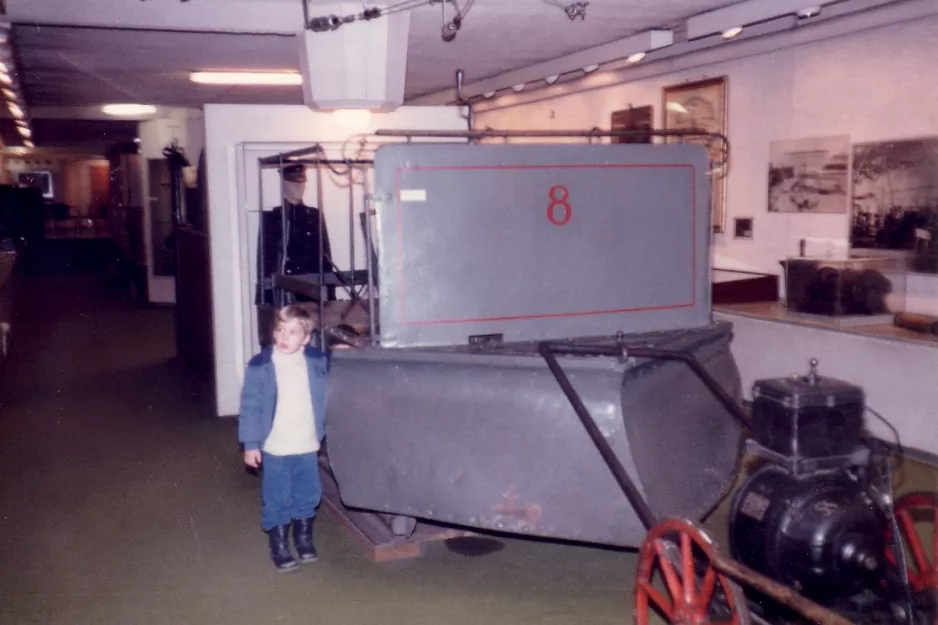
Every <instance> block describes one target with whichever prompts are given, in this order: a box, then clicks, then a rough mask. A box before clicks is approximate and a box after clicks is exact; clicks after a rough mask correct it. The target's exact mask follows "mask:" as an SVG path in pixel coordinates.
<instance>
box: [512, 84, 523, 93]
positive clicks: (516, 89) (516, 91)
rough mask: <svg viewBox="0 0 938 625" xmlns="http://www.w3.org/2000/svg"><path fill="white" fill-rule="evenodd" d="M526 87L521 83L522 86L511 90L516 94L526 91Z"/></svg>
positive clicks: (515, 86) (516, 86)
mask: <svg viewBox="0 0 938 625" xmlns="http://www.w3.org/2000/svg"><path fill="white" fill-rule="evenodd" d="M524 87H525V85H524V83H521V84H520V85H514V86H513V87H512V88H511V90H512V91H514V92H515V93H518V92H519V91H524Z"/></svg>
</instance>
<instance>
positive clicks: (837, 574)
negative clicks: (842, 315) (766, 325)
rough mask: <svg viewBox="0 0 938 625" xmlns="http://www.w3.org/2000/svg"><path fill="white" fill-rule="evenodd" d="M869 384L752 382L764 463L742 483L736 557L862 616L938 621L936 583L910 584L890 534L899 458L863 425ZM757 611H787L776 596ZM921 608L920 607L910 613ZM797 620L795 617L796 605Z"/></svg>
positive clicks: (752, 447)
mask: <svg viewBox="0 0 938 625" xmlns="http://www.w3.org/2000/svg"><path fill="white" fill-rule="evenodd" d="M864 412H865V400H864V393H863V390H862V389H861V388H859V387H857V386H854V385H852V384H848V383H846V382H843V381H840V380H836V379H832V378H827V377H823V376H820V375H818V372H817V361H816V360H815V361H812V363H811V371H810V373H809V374H808V375H806V376H794V377H789V378H780V379H773V380H760V381H758V382H756V383H755V385H754V387H753V403H752V417H751V428H750V429H751V432H752V440H751V441H750V443H749V449H748V451H749V452H750V453H751V456H752V457H754V458H756V459H757V460H756V462H757V464H759V465H761V466H757V467H756V468H755V470H754V471H753V472H752V474H751V475H750V476H749V477H748V478H747V479H746V480H745V482H744V483H743V484H742V486H741V487H740V488H739V490H738V491H737V492H736V493H735V496H734V498H733V502H732V508H731V514H730V548H731V550H732V554H733V557H734V558H735V559H737V560H738V561H740V562H741V563H743V564H745V565H747V566H749V567H750V568H752V569H753V570H755V571H758V572H760V573H762V574H764V575H767V576H768V577H770V578H772V579H774V580H776V581H778V582H780V583H783V584H785V585H787V586H790V587H791V588H793V589H795V590H796V591H798V592H799V593H801V594H803V595H805V596H806V597H808V598H810V599H812V600H814V601H816V602H817V603H819V604H821V605H823V606H826V607H828V608H830V609H832V610H834V611H836V612H838V613H840V614H843V615H844V616H845V617H847V618H849V619H850V620H852V621H854V622H856V623H871V624H872V623H922V624H925V623H929V624H931V623H934V622H935V616H936V612H935V602H934V598H933V597H932V596H931V594H930V593H926V592H922V593H912V592H911V591H909V590H908V589H909V588H910V586H909V583H908V579H907V578H906V576H905V575H903V574H902V573H901V572H900V571H905V570H906V568H905V566H904V565H902V566H896V559H897V558H896V557H895V556H893V557H891V558H890V557H887V554H900V555H899V558H898V559H899V560H900V562H901V560H902V556H901V547H899V546H898V545H893V544H892V540H893V539H892V538H891V537H893V536H897V535H898V532H897V531H894V530H895V527H896V524H895V516H894V514H893V512H892V492H891V490H892V487H891V483H892V480H891V468H890V467H889V465H888V457H887V455H886V453H885V450H884V449H883V444H882V443H880V442H878V441H875V440H873V439H871V438H868V437H867V436H866V434H865V431H864V419H863V416H864ZM756 604H757V605H755V606H754V608H755V611H756V613H758V612H759V611H762V612H763V613H764V616H765V617H766V618H769V617H771V618H769V620H772V621H773V622H777V621H782V622H784V621H786V620H788V619H786V614H785V610H783V609H780V608H773V607H772V605H771V601H766V602H765V603H762V602H756ZM912 615H914V617H913V616H912ZM788 616H789V617H790V618H791V620H794V621H797V619H795V618H793V616H792V615H788Z"/></svg>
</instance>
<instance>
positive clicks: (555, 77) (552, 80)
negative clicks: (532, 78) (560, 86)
mask: <svg viewBox="0 0 938 625" xmlns="http://www.w3.org/2000/svg"><path fill="white" fill-rule="evenodd" d="M558 80H560V75H559V74H554V75H553V76H548V77H547V78H545V79H544V82H546V83H547V84H548V85H552V84H554V83H555V82H557V81H558Z"/></svg>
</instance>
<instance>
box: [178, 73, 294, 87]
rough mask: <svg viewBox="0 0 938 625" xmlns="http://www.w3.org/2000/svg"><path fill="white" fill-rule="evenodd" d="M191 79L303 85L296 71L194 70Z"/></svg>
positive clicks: (250, 83)
mask: <svg viewBox="0 0 938 625" xmlns="http://www.w3.org/2000/svg"><path fill="white" fill-rule="evenodd" d="M189 80H191V81H192V82H194V83H199V84H201V85H264V86H276V85H302V84H303V77H302V76H301V75H300V74H298V73H296V72H192V73H191V74H189Z"/></svg>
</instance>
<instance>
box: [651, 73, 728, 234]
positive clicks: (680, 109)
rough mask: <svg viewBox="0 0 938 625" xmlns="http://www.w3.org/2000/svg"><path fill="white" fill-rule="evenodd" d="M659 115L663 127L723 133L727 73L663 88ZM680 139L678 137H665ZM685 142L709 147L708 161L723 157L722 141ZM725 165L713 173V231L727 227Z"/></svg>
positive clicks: (701, 140)
mask: <svg viewBox="0 0 938 625" xmlns="http://www.w3.org/2000/svg"><path fill="white" fill-rule="evenodd" d="M663 95H664V97H663V101H662V116H663V119H664V123H663V124H662V126H663V128H664V130H697V131H702V132H716V133H720V134H723V135H726V115H727V111H726V76H720V77H718V78H709V79H707V80H700V81H697V82H688V83H683V84H680V85H674V86H671V87H665V88H664V94H663ZM668 141H670V142H677V141H680V139H678V138H670V139H668ZM684 141H685V142H686V143H701V144H703V145H706V146H708V148H709V149H710V160H711V161H712V162H719V161H721V160H722V159H723V148H724V146H723V144H722V142H720V141H707V140H706V139H704V138H700V139H695V138H687V139H685V140H684ZM725 169H726V165H724V166H723V167H722V168H721V170H717V171H713V172H712V174H713V175H712V176H711V178H712V189H711V200H712V208H713V217H712V221H713V231H714V232H723V231H724V230H725V228H726V176H725V174H726V171H725Z"/></svg>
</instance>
